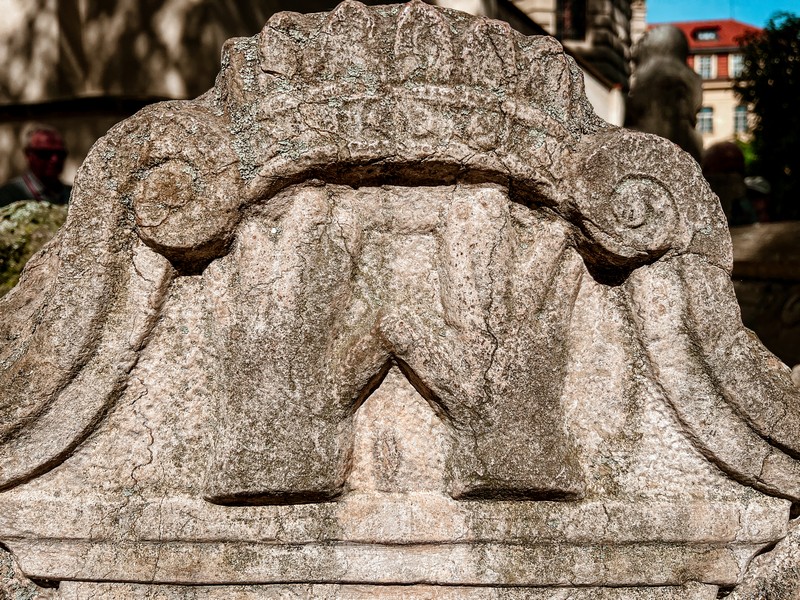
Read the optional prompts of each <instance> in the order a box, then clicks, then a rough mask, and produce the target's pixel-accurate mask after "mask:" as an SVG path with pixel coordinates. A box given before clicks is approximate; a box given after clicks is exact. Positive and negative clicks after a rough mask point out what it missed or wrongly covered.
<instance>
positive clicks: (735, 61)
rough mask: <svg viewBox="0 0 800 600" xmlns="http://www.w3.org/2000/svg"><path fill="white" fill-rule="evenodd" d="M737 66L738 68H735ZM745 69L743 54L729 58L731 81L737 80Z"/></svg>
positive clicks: (732, 55)
mask: <svg viewBox="0 0 800 600" xmlns="http://www.w3.org/2000/svg"><path fill="white" fill-rule="evenodd" d="M734 65H736V68H734ZM743 69H744V55H743V54H731V55H729V56H728V77H730V78H731V79H736V78H737V77H739V75H741V74H742V70H743Z"/></svg>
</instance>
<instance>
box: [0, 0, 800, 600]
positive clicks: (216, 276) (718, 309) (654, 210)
mask: <svg viewBox="0 0 800 600" xmlns="http://www.w3.org/2000/svg"><path fill="white" fill-rule="evenodd" d="M73 198H74V199H73V203H72V206H71V207H70V211H69V216H68V220H67V223H66V226H65V227H64V228H63V229H62V230H61V232H60V233H59V234H58V236H57V237H56V239H55V241H54V242H53V243H51V244H50V245H48V246H47V247H46V248H45V250H44V251H43V252H42V253H40V254H38V255H37V256H36V257H35V258H34V259H33V260H32V262H31V263H30V264H29V266H28V268H27V271H26V275H25V276H24V278H23V281H22V283H21V284H20V285H19V286H17V287H16V288H15V289H14V290H12V291H11V292H10V293H9V294H8V295H7V296H6V297H5V298H4V299H3V300H2V301H0V367H1V368H2V370H0V390H3V396H2V402H0V423H2V429H1V430H0V435H1V436H2V437H0V441H1V443H0V489H2V492H0V542H2V544H3V545H4V547H5V548H7V549H8V551H10V552H11V553H12V554H13V557H14V560H15V561H16V563H17V565H18V567H19V569H20V570H21V573H23V574H24V576H25V577H27V578H29V580H30V581H31V582H33V583H32V584H31V585H33V584H42V585H44V584H45V583H46V584H47V585H49V586H50V587H42V588H41V593H42V594H43V597H44V595H45V594H46V595H49V597H55V598H63V599H70V600H74V599H84V598H111V599H122V598H125V599H128V598H165V599H178V598H180V599H189V598H219V599H222V598H224V599H226V600H229V599H234V600H239V599H242V600H244V599H251V598H288V597H292V598H296V597H309V598H353V599H355V598H376V597H385V598H453V599H455V598H458V599H473V598H474V599H478V598H480V599H484V598H508V599H517V598H519V599H522V598H526V599H537V598H542V599H544V598H572V599H588V598H592V599H597V598H599V599H615V600H621V599H634V598H636V599H642V598H658V599H676V600H677V599H682V600H683V599H686V598H690V599H699V600H704V599H709V600H710V599H712V598H716V597H717V594H718V592H719V591H720V590H723V591H724V590H725V589H728V588H733V587H735V586H737V585H738V584H739V582H741V581H742V580H743V577H744V575H745V573H746V572H747V569H748V565H749V564H750V562H751V559H752V558H753V557H754V556H755V555H756V554H758V553H759V552H761V551H762V550H763V549H765V548H768V547H769V546H770V545H771V544H775V543H776V542H778V541H779V540H781V539H782V538H784V537H785V536H786V534H787V531H788V528H789V522H790V505H791V503H792V501H797V500H798V499H800V462H798V460H797V459H796V458H797V456H798V451H799V450H800V443H799V442H798V440H800V438H798V431H799V430H798V424H799V421H798V419H800V410H798V390H797V389H795V388H794V387H793V384H792V382H791V379H790V377H789V371H788V369H787V367H786V366H785V365H783V364H782V363H780V362H779V361H778V360H776V359H775V358H774V357H772V356H771V355H770V354H769V353H768V352H767V351H766V350H764V348H763V347H762V346H761V345H760V344H759V342H758V341H757V339H755V338H754V337H753V336H752V335H751V334H750V333H749V332H748V331H746V330H745V329H744V328H743V327H742V325H741V322H740V320H739V313H738V309H737V306H736V300H735V298H734V295H733V290H732V288H731V283H730V279H729V273H730V269H731V247H730V238H729V235H728V232H727V227H726V224H725V220H724V217H723V215H722V212H721V210H720V208H719V203H718V202H717V200H716V198H715V197H714V196H713V195H712V194H711V192H710V190H709V188H708V186H707V184H706V183H705V182H704V180H703V178H702V175H701V173H700V172H699V169H698V167H697V165H696V163H695V162H694V161H693V160H692V159H691V158H690V157H689V156H688V155H687V154H685V153H683V152H682V151H680V150H679V149H678V148H677V147H676V146H674V145H673V144H671V143H669V142H667V141H666V140H663V139H660V138H658V137H655V136H650V135H646V134H641V133H637V132H631V131H626V130H622V129H618V128H614V127H611V126H609V125H607V124H605V123H604V122H602V121H600V120H599V119H597V118H596V117H595V116H594V114H593V112H592V110H591V108H590V107H589V105H588V103H587V101H586V98H585V96H584V93H583V88H582V79H581V75H580V72H579V71H578V69H577V68H576V67H575V64H574V63H573V62H572V61H571V60H570V59H569V58H568V57H567V56H565V55H564V53H563V51H562V49H561V47H560V46H559V45H558V44H557V43H556V42H555V41H554V40H552V39H551V38H536V37H534V38H525V37H522V36H520V35H518V34H516V33H514V32H512V31H511V30H510V29H509V28H508V27H507V26H506V25H504V24H502V23H499V22H496V21H491V20H486V19H483V18H477V17H470V16H468V15H465V14H461V13H456V12H452V11H448V10H442V9H437V8H433V7H430V6H427V5H425V4H423V3H422V2H410V3H408V4H406V5H403V6H390V7H375V8H367V7H365V6H363V5H362V4H359V3H357V2H352V1H347V2H344V3H343V4H341V5H340V6H339V7H338V8H337V9H336V10H335V11H333V12H331V13H329V14H315V15H299V14H294V13H281V14H279V15H276V16H275V17H274V18H272V19H271V20H270V21H269V23H267V25H266V26H265V28H264V30H263V31H262V32H261V33H260V34H259V35H257V36H255V37H254V38H251V39H235V40H231V41H230V42H229V43H228V44H227V46H226V47H225V50H224V58H223V68H222V72H221V73H220V75H219V78H218V79H217V83H216V85H215V87H214V88H213V89H212V90H211V91H210V92H208V93H207V94H205V95H203V96H202V97H200V98H198V99H197V100H194V101H190V102H171V103H163V104H160V105H157V106H153V107H150V108H147V109H145V110H143V111H142V112H140V113H139V114H137V115H136V116H134V117H133V118H131V119H129V120H127V121H125V122H123V123H121V124H120V125H118V126H117V127H115V128H114V129H113V130H112V131H111V132H109V134H108V135H107V136H106V137H105V138H103V139H102V140H101V141H100V142H98V143H97V145H96V146H95V147H94V149H93V150H92V152H91V154H90V155H89V157H88V158H87V160H86V162H85V163H84V165H83V167H82V169H81V171H80V173H79V175H78V178H77V181H76V186H75V190H74V193H73ZM784 555H785V551H784ZM764 556H765V557H768V555H764ZM761 560H762V562H764V560H766V559H761ZM768 570H769V569H768V568H767V571H768ZM767 571H765V572H767ZM778 571H780V570H779V569H778V570H774V572H778ZM780 572H782V573H784V572H785V570H784V571H780ZM23 583H24V582H23ZM23 583H16V584H15V585H23ZM25 585H27V584H25ZM54 586H57V587H54ZM26 589H27V588H26ZM787 589H788V588H787Z"/></svg>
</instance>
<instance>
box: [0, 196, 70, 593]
mask: <svg viewBox="0 0 800 600" xmlns="http://www.w3.org/2000/svg"><path fill="white" fill-rule="evenodd" d="M66 218H67V207H66V206H57V205H53V204H49V203H47V202H37V201H36V200H22V201H20V202H14V203H12V204H9V205H8V206H4V207H3V208H0V296H3V295H4V294H5V293H6V292H8V291H10V290H11V288H13V287H14V286H15V285H16V284H17V281H18V280H19V276H20V273H21V272H22V269H23V268H24V267H25V263H26V262H28V259H29V258H30V257H31V256H33V254H34V253H35V252H37V251H38V250H39V249H40V248H41V247H42V246H44V245H45V243H47V242H48V241H49V240H50V238H52V237H53V236H54V235H55V233H56V231H58V228H59V227H61V225H62V224H63V223H64V221H65V220H66ZM0 591H2V588H0ZM2 597H3V596H2V595H1V594H0V598H2Z"/></svg>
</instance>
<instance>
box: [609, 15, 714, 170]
mask: <svg viewBox="0 0 800 600" xmlns="http://www.w3.org/2000/svg"><path fill="white" fill-rule="evenodd" d="M688 56H689V42H688V41H687V40H686V36H685V35H684V34H683V32H682V31H681V30H680V29H678V28H677V27H675V26H674V25H661V26H659V27H656V28H654V29H651V30H649V31H648V32H647V33H645V34H644V36H643V37H642V39H641V40H639V42H638V43H637V44H636V46H635V47H634V49H633V63H634V69H633V76H632V78H631V91H630V92H629V94H628V101H627V103H626V107H625V126H626V127H630V128H631V129H636V130H638V131H644V132H646V133H654V134H656V135H660V136H661V137H665V138H667V139H668V140H671V141H673V142H675V143H676V144H678V145H679V146H680V147H681V148H683V149H684V150H686V151H687V152H688V153H689V154H691V155H692V156H693V157H694V158H695V160H697V161H699V160H700V157H701V155H702V153H703V140H702V138H701V137H700V134H699V133H698V132H697V130H696V129H695V125H696V124H697V111H699V110H700V104H701V103H702V98H703V88H702V83H701V80H700V76H699V75H698V74H697V73H695V72H694V71H692V69H691V68H689V67H688V66H687V65H686V59H687V57H688Z"/></svg>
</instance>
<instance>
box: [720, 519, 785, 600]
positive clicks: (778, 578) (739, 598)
mask: <svg viewBox="0 0 800 600" xmlns="http://www.w3.org/2000/svg"><path fill="white" fill-rule="evenodd" d="M729 598H730V599H731V600H791V599H792V598H800V527H798V523H796V522H795V523H794V524H793V526H792V527H791V528H790V530H789V533H788V535H787V536H786V537H785V538H784V539H782V540H781V541H780V542H778V544H777V545H776V546H775V548H774V549H773V550H771V551H770V552H767V553H765V554H762V555H760V556H758V557H756V558H755V560H753V564H752V567H751V568H750V569H749V570H748V572H747V574H746V575H745V578H744V581H743V582H742V584H741V585H740V586H739V587H737V588H736V590H734V592H733V593H732V594H731V595H730V596H729Z"/></svg>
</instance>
